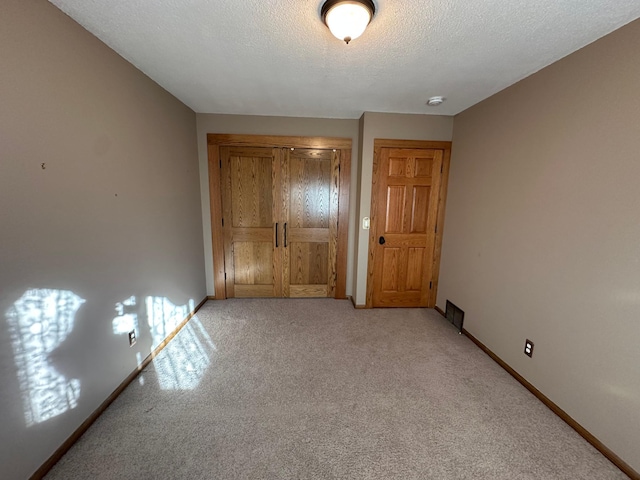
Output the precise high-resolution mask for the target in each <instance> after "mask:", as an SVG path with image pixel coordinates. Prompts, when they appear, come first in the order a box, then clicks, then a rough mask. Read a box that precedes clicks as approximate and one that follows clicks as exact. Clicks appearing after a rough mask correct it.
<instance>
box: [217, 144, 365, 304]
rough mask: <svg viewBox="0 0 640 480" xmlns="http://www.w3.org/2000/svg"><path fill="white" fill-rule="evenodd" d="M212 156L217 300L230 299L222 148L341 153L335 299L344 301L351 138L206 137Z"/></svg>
mask: <svg viewBox="0 0 640 480" xmlns="http://www.w3.org/2000/svg"><path fill="white" fill-rule="evenodd" d="M207 144H208V157H209V201H210V206H211V243H212V247H213V281H214V288H215V298H216V300H222V299H226V298H227V291H226V282H225V273H226V271H225V252H224V233H225V230H224V226H223V213H222V183H221V182H222V178H221V158H220V148H221V147H238V146H242V147H270V148H317V149H332V150H336V151H340V170H339V194H338V229H337V252H336V279H335V296H334V298H340V299H345V298H347V296H346V286H347V242H348V231H349V186H350V183H351V147H352V141H351V139H350V138H335V137H291V136H279V135H235V134H214V133H209V134H207Z"/></svg>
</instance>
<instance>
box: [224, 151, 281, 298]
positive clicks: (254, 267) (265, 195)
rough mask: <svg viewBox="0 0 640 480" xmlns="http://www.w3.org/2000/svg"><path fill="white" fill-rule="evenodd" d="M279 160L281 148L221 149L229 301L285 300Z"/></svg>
mask: <svg viewBox="0 0 640 480" xmlns="http://www.w3.org/2000/svg"><path fill="white" fill-rule="evenodd" d="M280 157H281V150H280V149H277V148H257V147H221V148H220V159H221V162H222V164H221V168H222V175H221V178H222V182H223V187H222V190H223V191H222V208H223V222H224V223H226V225H224V252H225V273H226V282H225V283H226V289H227V296H228V297H280V296H282V253H281V252H282V251H281V249H280V248H277V247H276V240H277V238H276V237H277V235H279V232H278V230H279V226H278V219H279V217H280V212H279V208H278V206H279V205H280V204H281V203H282V199H281V194H280V185H281V179H280V164H281V161H280ZM278 247H279V245H278Z"/></svg>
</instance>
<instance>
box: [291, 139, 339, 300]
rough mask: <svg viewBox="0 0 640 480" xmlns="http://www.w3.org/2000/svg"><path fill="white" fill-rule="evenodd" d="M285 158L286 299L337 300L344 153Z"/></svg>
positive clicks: (306, 152)
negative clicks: (340, 187) (338, 242)
mask: <svg viewBox="0 0 640 480" xmlns="http://www.w3.org/2000/svg"><path fill="white" fill-rule="evenodd" d="M283 153H284V154H283V156H282V164H281V172H282V212H281V219H282V221H283V260H282V262H283V279H282V286H283V295H284V296H285V297H333V296H334V295H335V288H336V253H337V237H338V198H339V197H338V195H339V190H338V188H339V166H340V152H339V151H336V150H322V149H298V148H296V149H293V148H292V149H286V150H284V151H283Z"/></svg>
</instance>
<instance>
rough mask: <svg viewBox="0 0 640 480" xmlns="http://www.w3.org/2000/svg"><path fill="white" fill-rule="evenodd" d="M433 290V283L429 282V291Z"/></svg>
mask: <svg viewBox="0 0 640 480" xmlns="http://www.w3.org/2000/svg"><path fill="white" fill-rule="evenodd" d="M431 288H433V282H429V290H431Z"/></svg>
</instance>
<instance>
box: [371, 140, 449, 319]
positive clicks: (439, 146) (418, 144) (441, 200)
mask: <svg viewBox="0 0 640 480" xmlns="http://www.w3.org/2000/svg"><path fill="white" fill-rule="evenodd" d="M382 148H431V149H436V150H443V155H442V178H441V182H440V192H439V194H438V214H437V219H436V236H435V243H434V252H433V268H432V275H431V279H430V281H431V282H432V289H431V292H430V294H429V299H428V302H427V307H428V308H433V307H435V305H436V297H437V294H438V277H439V274H440V253H441V251H442V232H443V231H444V212H445V206H446V202H447V185H448V183H449V167H450V164H451V142H438V141H422V140H394V139H380V138H376V139H374V140H373V175H372V184H371V211H370V213H369V216H370V218H371V227H370V230H369V252H368V262H367V263H368V264H367V296H366V302H365V307H366V308H373V277H374V265H373V260H374V251H375V245H376V239H377V238H378V234H377V224H376V222H375V220H374V219H375V218H377V213H378V212H377V209H378V182H379V178H378V177H379V175H378V174H379V172H378V168H379V166H380V150H381V149H382Z"/></svg>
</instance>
